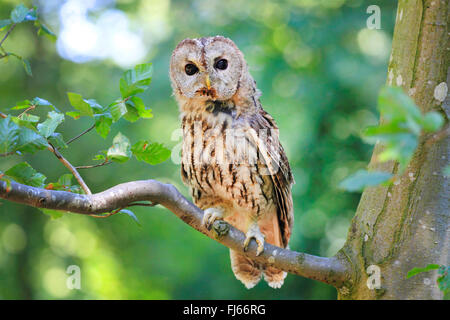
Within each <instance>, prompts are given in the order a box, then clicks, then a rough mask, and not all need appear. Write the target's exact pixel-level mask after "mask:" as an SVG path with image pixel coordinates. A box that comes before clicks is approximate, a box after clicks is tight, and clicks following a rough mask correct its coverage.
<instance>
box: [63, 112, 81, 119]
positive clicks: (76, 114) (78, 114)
mask: <svg viewBox="0 0 450 320" xmlns="http://www.w3.org/2000/svg"><path fill="white" fill-rule="evenodd" d="M66 114H67V115H68V116H70V117H72V118H74V119H75V120H77V119H79V118H80V117H81V113H79V112H78V111H69V112H66Z"/></svg>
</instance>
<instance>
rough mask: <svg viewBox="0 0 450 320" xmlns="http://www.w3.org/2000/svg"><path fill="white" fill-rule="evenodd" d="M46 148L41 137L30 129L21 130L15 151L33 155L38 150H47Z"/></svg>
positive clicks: (45, 141) (45, 142)
mask: <svg viewBox="0 0 450 320" xmlns="http://www.w3.org/2000/svg"><path fill="white" fill-rule="evenodd" d="M47 146H48V143H47V140H46V139H45V138H44V137H43V136H41V135H40V134H38V133H36V132H34V131H33V130H31V129H28V128H21V130H20V133H19V143H18V145H17V151H21V152H28V153H35V152H36V151H38V150H42V149H45V148H47Z"/></svg>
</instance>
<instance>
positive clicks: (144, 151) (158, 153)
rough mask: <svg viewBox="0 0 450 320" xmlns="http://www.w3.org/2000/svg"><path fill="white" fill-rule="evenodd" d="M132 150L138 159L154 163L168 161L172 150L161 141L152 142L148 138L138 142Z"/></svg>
mask: <svg viewBox="0 0 450 320" xmlns="http://www.w3.org/2000/svg"><path fill="white" fill-rule="evenodd" d="M131 151H132V152H133V154H134V155H135V156H136V159H138V160H140V161H145V162H147V163H149V164H152V165H156V164H158V163H161V162H163V161H166V160H167V159H169V157H170V150H169V149H167V148H165V147H164V146H163V145H162V144H161V143H157V142H154V143H150V142H148V141H146V140H139V141H138V142H136V143H135V144H134V145H133V146H132V147H131Z"/></svg>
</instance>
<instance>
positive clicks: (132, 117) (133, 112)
mask: <svg viewBox="0 0 450 320" xmlns="http://www.w3.org/2000/svg"><path fill="white" fill-rule="evenodd" d="M125 106H126V108H127V113H125V114H124V115H123V118H124V119H125V120H127V121H130V122H136V121H137V120H139V112H138V110H137V109H136V108H135V107H134V106H133V105H132V104H130V103H126V104H125Z"/></svg>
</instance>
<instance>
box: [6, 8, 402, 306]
mask: <svg viewBox="0 0 450 320" xmlns="http://www.w3.org/2000/svg"><path fill="white" fill-rule="evenodd" d="M20 2H23V1H14V0H2V1H1V2H0V19H6V18H8V17H9V13H10V11H11V10H12V8H13V7H14V6H15V5H17V4H18V3H20ZM24 3H25V4H26V5H28V6H29V7H31V6H32V5H36V6H37V8H38V12H39V14H40V16H41V18H42V20H43V21H44V22H45V23H46V24H47V25H48V26H49V27H50V28H51V29H52V30H53V31H55V33H56V34H57V35H58V40H57V41H56V42H52V41H50V40H48V39H47V38H45V37H38V36H37V35H36V29H35V28H34V27H33V26H32V24H31V23H23V24H21V25H19V26H17V28H16V29H15V30H14V31H13V32H12V34H11V35H10V36H9V38H8V39H7V40H6V41H5V43H4V47H5V49H7V51H12V52H15V53H17V54H19V55H22V56H23V57H24V58H26V59H28V60H29V61H30V63H31V66H32V69H33V76H32V77H29V76H27V75H26V73H25V72H24V70H23V67H22V65H21V63H20V62H19V61H16V60H14V59H10V60H9V61H8V62H5V61H3V60H5V59H2V60H0V111H3V112H5V111H6V110H7V109H8V108H10V107H12V106H14V105H15V103H16V102H17V101H21V100H25V99H31V98H33V97H35V96H39V97H42V98H44V99H47V100H49V101H51V102H53V103H54V104H55V105H56V106H57V107H58V108H59V109H60V110H62V111H69V110H70V109H71V108H70V106H69V103H68V99H67V95H66V92H68V91H70V92H77V93H80V94H82V95H83V97H85V98H93V99H96V100H97V101H99V102H100V103H101V104H103V105H107V104H109V103H110V102H112V101H113V100H114V99H116V98H117V97H118V96H119V86H118V80H119V78H120V76H121V74H122V73H123V71H124V70H125V69H127V68H130V67H132V66H134V65H135V64H137V63H144V62H152V63H153V65H154V75H153V80H152V84H151V87H150V89H149V90H148V91H147V92H146V93H145V94H143V95H142V97H143V99H144V101H145V103H146V105H147V106H150V107H151V108H152V109H153V113H154V115H155V116H154V118H153V119H149V120H139V121H138V122H135V123H129V122H127V121H124V120H123V119H122V120H120V121H119V122H118V123H117V124H115V125H113V127H112V131H111V133H110V135H109V136H108V138H107V139H106V140H104V139H102V138H101V137H100V136H99V135H97V134H96V133H95V132H94V131H93V132H91V133H89V134H88V135H86V136H84V137H83V138H81V139H80V140H78V141H76V142H74V143H73V144H71V146H70V148H69V149H68V150H65V151H64V152H63V153H64V155H65V156H66V157H67V158H68V159H69V160H70V161H71V162H72V163H73V164H74V165H86V164H92V163H93V161H92V157H93V156H94V155H95V154H96V152H97V151H99V150H104V149H107V148H108V147H109V146H110V145H111V141H112V138H113V137H114V136H115V135H116V134H117V132H119V131H121V132H123V133H124V134H126V135H127V136H128V137H129V138H130V139H131V140H132V141H137V140H138V139H141V138H145V139H150V141H157V142H163V143H164V144H165V145H166V146H168V147H170V148H173V147H175V146H177V145H178V144H179V143H180V141H179V140H178V139H174V140H172V134H173V132H174V131H175V130H176V129H177V128H179V126H180V123H179V119H178V108H177V105H176V103H175V101H174V99H173V97H172V96H171V88H170V82H169V77H168V66H169V59H170V55H171V51H172V50H173V48H174V47H175V46H176V44H177V43H178V42H179V41H181V40H182V39H184V38H187V37H189V38H194V37H202V36H211V35H217V34H220V35H224V36H226V37H229V38H231V39H232V40H234V41H235V43H236V44H237V45H238V47H239V48H240V49H241V50H242V51H243V53H244V55H245V58H246V60H247V62H248V64H249V67H250V71H251V73H252V75H253V77H254V78H255V80H256V82H257V85H258V87H259V89H261V91H262V93H263V95H262V98H261V101H262V104H263V106H264V108H265V109H266V110H267V111H268V112H269V113H271V114H272V115H273V116H274V118H275V119H276V121H277V123H278V125H279V127H280V134H281V140H282V143H283V145H284V147H285V149H286V152H287V154H288V157H289V161H290V164H291V167H292V170H293V173H294V177H295V180H296V184H295V185H294V187H293V195H294V203H295V226H294V231H293V235H292V238H291V242H290V247H291V249H293V250H296V251H303V252H307V253H310V254H316V255H322V256H331V255H333V254H335V253H336V252H337V251H338V250H339V249H340V247H341V246H342V245H343V243H344V241H345V238H346V233H347V230H348V227H349V223H350V219H351V217H352V216H353V214H354V212H355V209H356V206H357V204H358V201H359V197H360V194H358V193H346V192H343V191H341V190H339V189H338V188H337V185H338V183H339V182H340V181H341V180H342V179H343V178H345V177H346V176H347V175H349V174H350V173H352V172H354V171H355V170H357V169H359V168H364V167H365V166H366V164H367V163H368V160H369V158H370V154H371V147H370V146H369V145H365V144H364V143H363V142H362V141H361V140H360V138H359V134H360V132H361V130H362V129H363V128H365V127H366V126H368V125H372V124H375V123H376V122H377V118H378V115H377V112H376V110H375V105H376V97H377V94H378V91H379V88H380V87H381V86H382V85H383V84H384V82H385V79H386V70H387V63H388V60H389V54H390V47H391V41H392V33H393V27H394V21H395V15H396V1H376V0H370V1H363V0H347V1H346V0H320V1H318V0H289V1H279V2H275V1H265V0H259V1H248V0H233V1H220V0H197V1H180V0H158V1H156V0H140V1H139V0H137V1H135V0H116V1H114V0H92V1H89V0H66V1H51V0H45V1H44V0H42V1H34V2H31V1H24ZM373 4H375V5H379V6H380V8H381V29H380V30H369V29H367V28H366V19H367V18H368V17H369V14H367V13H366V9H367V7H368V6H369V5H373ZM4 34H5V31H3V32H2V33H1V35H0V36H1V37H3V35H4ZM67 118H69V117H67ZM91 121H92V119H89V118H86V119H82V120H79V121H76V122H75V121H73V120H70V118H69V119H67V120H66V121H65V122H64V123H63V125H62V130H60V132H63V134H64V136H65V138H66V139H68V138H70V137H73V136H75V135H76V134H77V133H79V132H81V131H83V130H84V129H86V128H88V127H89V126H90V125H91V124H92V123H91ZM176 138H177V137H176ZM25 160H26V161H29V163H30V164H31V165H32V166H33V167H34V168H35V169H37V170H38V171H40V172H43V173H44V174H46V175H47V176H48V177H49V179H48V181H55V180H56V179H57V178H58V177H59V176H60V175H62V174H64V173H66V169H65V168H64V167H63V166H62V165H61V163H60V162H58V161H57V159H56V158H55V157H54V156H52V155H51V154H50V153H49V152H47V151H41V152H39V153H37V154H36V155H35V156H32V157H31V156H26V157H25ZM20 161H24V160H23V159H21V158H20V157H19V156H12V157H8V158H1V159H0V170H6V169H7V168H9V167H11V166H12V165H14V164H16V163H17V162H20ZM179 172H180V170H179V164H177V163H174V162H173V161H171V160H168V161H166V162H164V163H162V164H160V165H157V166H150V165H148V164H146V163H143V162H138V161H136V160H135V159H134V160H131V161H129V162H127V163H126V164H123V165H119V164H116V163H114V164H112V165H109V166H105V167H100V168H95V169H90V170H85V171H82V172H81V174H82V175H83V177H84V178H85V181H86V182H87V184H88V185H89V186H90V187H91V190H92V191H93V192H98V191H101V190H104V189H106V188H108V187H111V186H113V185H115V184H118V183H121V182H125V181H130V180H137V179H147V178H154V179H158V180H161V181H164V182H170V183H172V184H174V185H175V186H176V187H177V188H178V189H179V190H180V191H181V192H182V193H184V194H185V195H187V194H188V192H187V188H186V187H185V186H184V185H183V184H182V183H181V180H180V173H179ZM133 211H134V212H135V213H136V215H137V216H138V218H139V220H140V222H141V224H142V227H141V228H140V227H138V226H137V225H136V224H135V223H134V221H133V220H132V219H130V218H129V217H128V216H126V215H115V216H113V217H110V218H108V219H93V218H91V217H87V216H81V215H76V214H66V215H65V216H64V217H62V218H60V219H57V220H51V219H50V218H49V217H48V216H46V215H44V214H43V213H41V212H40V211H38V210H37V209H33V208H29V207H25V206H22V205H17V204H13V203H8V202H5V201H2V202H1V204H0V299H335V298H336V291H335V289H334V288H333V287H330V286H327V285H325V284H322V283H319V282H315V281H312V280H307V279H303V278H301V277H297V276H294V275H289V276H288V277H287V279H286V281H285V284H284V286H283V287H282V288H281V289H279V290H273V289H271V288H269V287H268V286H267V285H266V283H265V282H263V281H262V282H261V283H260V284H258V285H257V286H256V287H255V288H254V289H252V290H247V289H245V287H244V286H243V285H242V284H241V283H240V282H239V281H238V280H236V279H235V278H234V276H233V273H232V271H231V268H230V262H229V254H228V249H227V248H225V247H224V246H222V245H220V244H218V243H216V242H215V241H212V240H209V239H208V238H206V237H205V236H203V235H202V234H200V233H199V232H197V231H195V230H193V229H192V228H190V227H188V226H187V225H185V224H184V223H182V222H181V221H180V220H178V218H176V217H175V215H173V214H172V213H170V212H169V211H168V210H166V209H163V208H161V207H155V208H145V207H143V208H138V207H134V208H133ZM69 265H78V266H80V268H81V290H69V289H67V287H66V279H67V276H68V275H67V274H66V273H65V272H66V269H67V267H68V266H69Z"/></svg>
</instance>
